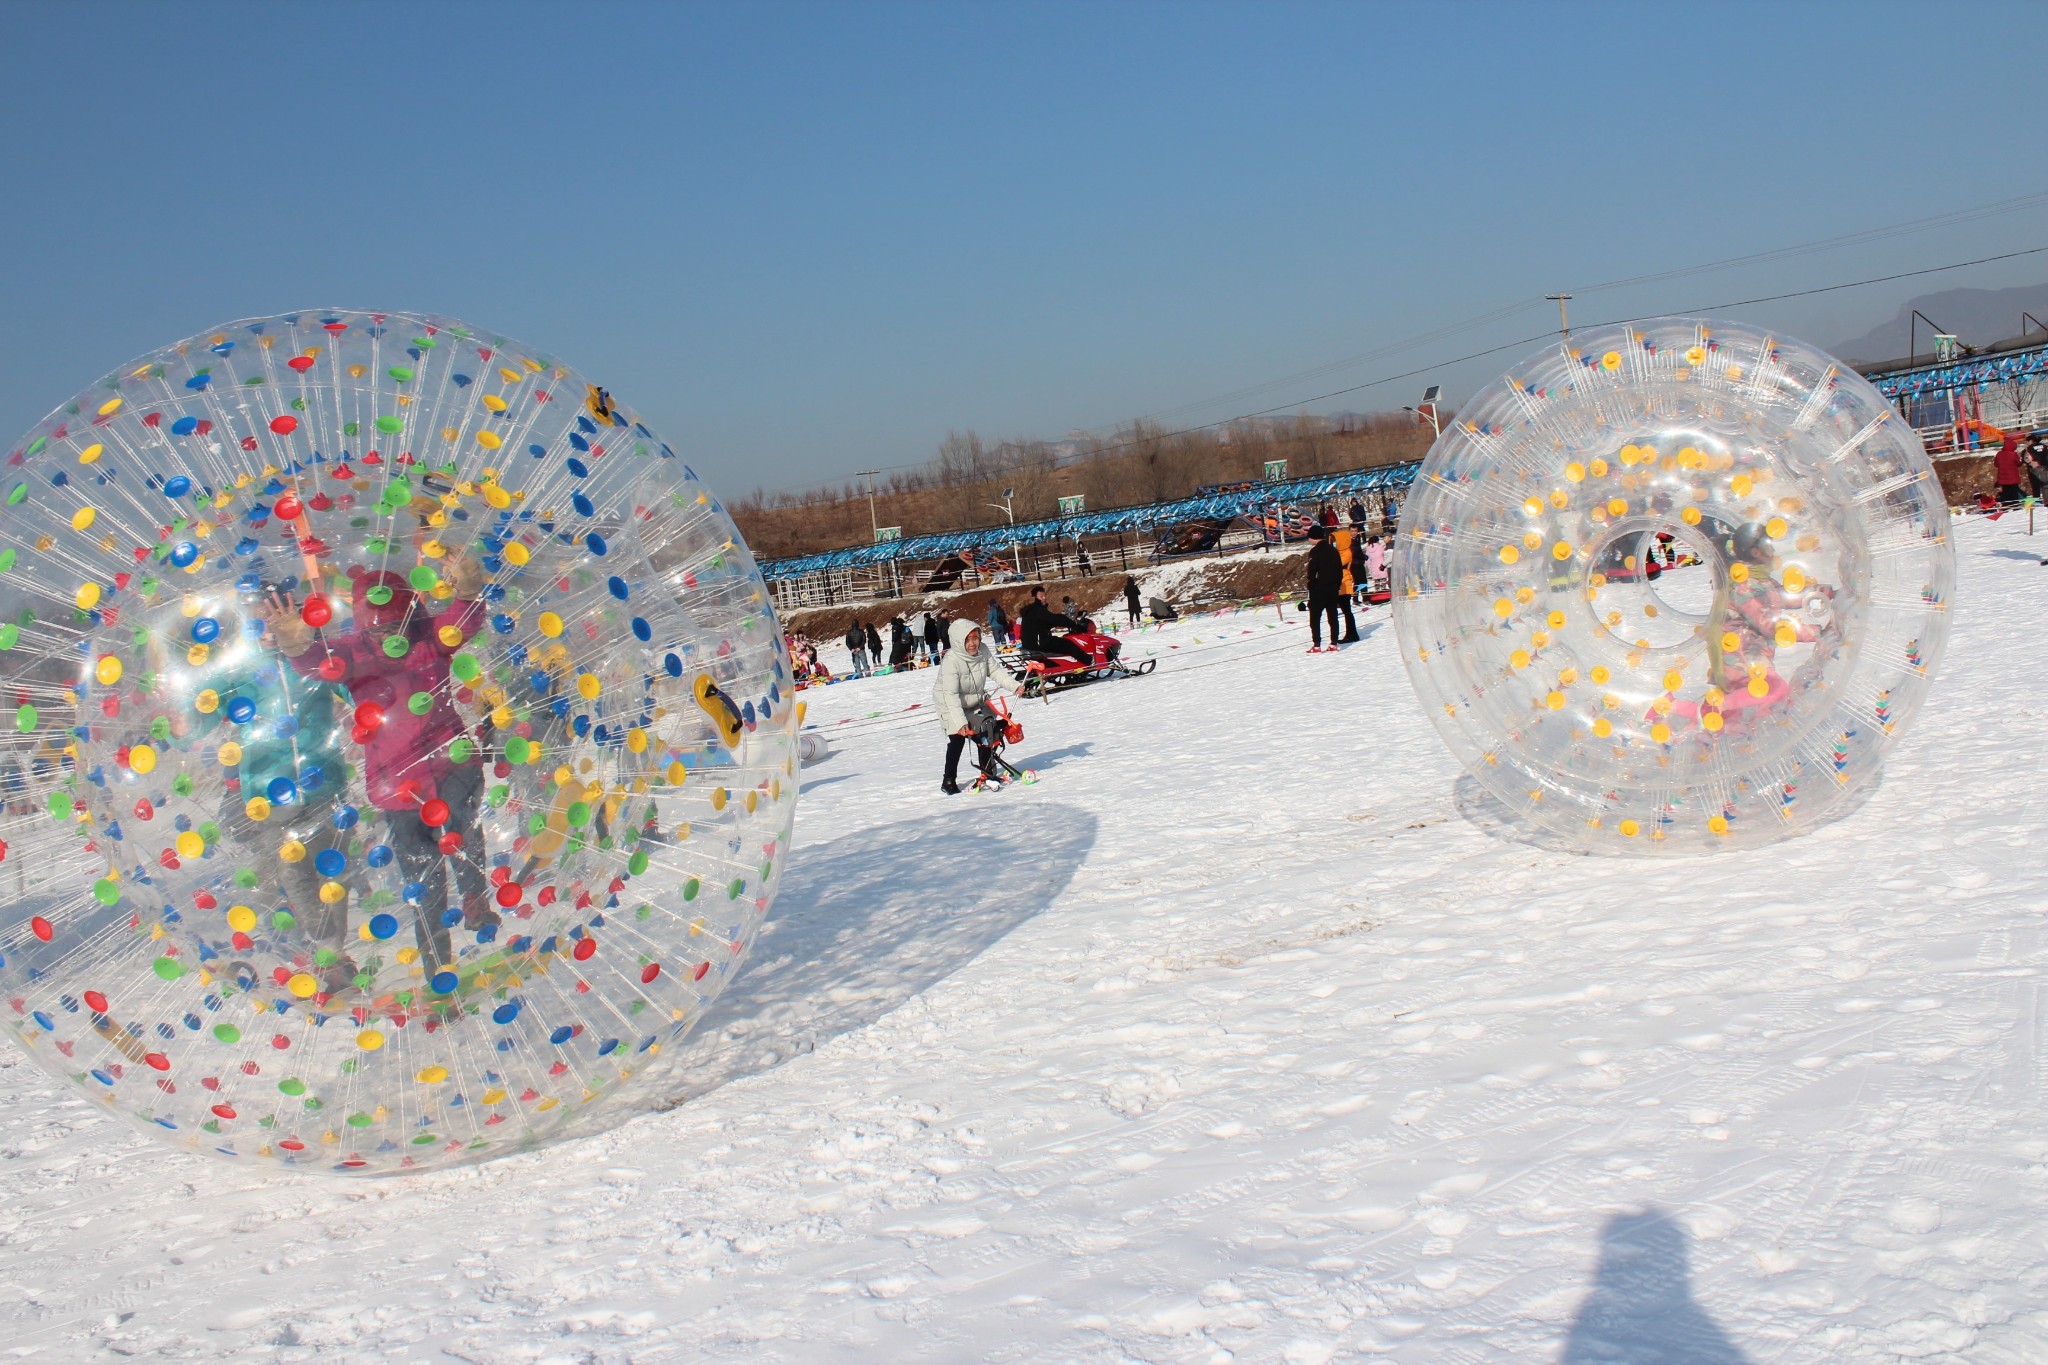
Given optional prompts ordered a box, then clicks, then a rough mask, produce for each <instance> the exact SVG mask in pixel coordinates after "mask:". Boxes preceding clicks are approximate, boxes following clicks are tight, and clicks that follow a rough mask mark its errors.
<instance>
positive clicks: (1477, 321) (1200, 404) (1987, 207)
mask: <svg viewBox="0 0 2048 1365" xmlns="http://www.w3.org/2000/svg"><path fill="white" fill-rule="evenodd" d="M2043 206H2048V190H2036V191H2034V192H2032V193H2030V194H2023V195H2018V196H2015V197H2013V198H2010V199H1995V200H1992V201H1990V202H1988V203H1983V204H1972V205H1969V206H1967V207H1964V208H1959V209H1951V210H1949V211H1948V212H1946V213H1938V214H1934V215H1932V216H1929V217H1926V218H1912V219H1908V220H1906V221H1905V222H1902V223H1889V224H1886V225H1885V226H1883V227H1874V228H1865V229H1862V230H1861V231H1858V232H1850V233H1843V234H1840V235H1838V236H1834V237H1821V238H1817V239H1815V240H1813V241H1810V242H1800V243H1797V244H1795V245H1792V246H1783V247H1774V248H1772V249H1771V250H1769V251H1758V252H1752V253H1750V254H1749V255H1745V256H1729V257H1726V258H1724V259H1722V260H1718V261H1707V262H1704V263H1702V264H1699V265H1689V266H1680V267H1678V268H1676V269H1672V270H1661V271H1657V272H1654V273H1652V274H1648V275H1632V276H1629V277H1627V278H1624V279H1618V280H1605V281H1601V282H1599V283H1595V284H1581V285H1573V286H1571V288H1570V289H1569V290H1568V291H1567V292H1569V293H1572V294H1597V293H1602V292H1604V291H1606V290H1610V289H1625V288H1628V287H1630V286H1633V285H1642V284H1657V283H1661V282H1663V281H1666V280H1677V279H1685V278H1688V277H1690V276H1694V275H1706V274H1712V273H1713V272H1715V271H1718V270H1732V269H1735V268H1737V267H1740V266H1745V265H1763V264H1768V263H1770V262H1774V261H1782V260H1790V259H1793V258H1795V257H1799V256H1808V255H1812V254H1814V253H1816V252H1822V251H1834V250H1838V249H1840V248H1842V247H1848V246H1865V245H1868V244H1870V243H1872V242H1880V241H1884V240H1887V239H1888V238H1892V237H1902V236H1907V235H1909V234H1912V233H1915V232H1929V231H1932V230H1934V229H1936V228H1942V227H1954V226H1957V225H1960V224H1962V223H1969V222H1975V221H1977V220H1979V219H1984V218H1996V217H2000V216H2002V215H2005V214H2008V213H2019V212H2022V211H2024V210H2026V209H2030V208H2040V207H2043ZM1554 299H1555V296H1551V298H1549V299H1543V298H1531V299H1523V300H1520V301H1519V302H1516V303H1512V304H1509V305H1507V306H1506V307H1504V308H1496V309H1494V310H1492V311H1491V312H1487V313H1481V314H1479V315H1477V316H1476V317H1471V318H1467V319H1465V320H1464V321H1462V322H1454V323H1449V324H1446V325H1445V326H1442V327H1437V328H1433V329H1431V330H1430V331H1427V332H1422V333H1419V334H1417V335H1415V336H1411V337H1407V338H1404V339H1402V340H1400V341H1394V342H1389V343H1387V344H1385V345H1383V346H1378V347H1375V348H1373V349H1372V350H1369V351H1365V352H1362V353H1360V354H1358V355H1352V356H1346V357H1345V358H1344V359H1342V360H1333V361H1330V362H1328V363H1327V364H1323V365H1316V366H1312V367H1311V368H1309V369H1306V370H1298V371H1296V372H1295V373H1293V374H1288V375H1282V376H1280V377H1279V378H1276V379H1268V380H1264V381H1262V382H1260V383H1257V384H1251V385H1247V386H1245V387H1243V388H1239V389H1232V390H1230V391H1228V392H1225V393H1218V394H1211V395H1209V396H1208V397H1206V398H1197V399H1193V400H1191V401H1189V402H1186V403H1178V404H1175V405H1174V406H1172V407H1166V408H1157V409H1154V410H1153V411H1151V412H1148V413H1146V414H1144V417H1145V418H1147V419H1165V418H1170V417H1172V416H1174V415H1175V414H1177V413H1184V412H1188V411H1190V410H1192V409H1195V408H1205V407H1212V406H1214V405H1216V404H1218V403H1229V402H1234V401H1236V400H1239V399H1246V398H1250V397H1251V396H1252V395H1254V394H1259V393H1265V392H1267V391H1268V390H1271V389H1277V388H1281V387H1283V386H1285V385H1289V384H1298V383H1305V382H1308V381H1310V380H1314V379H1320V378H1322V377H1323V376H1324V375H1329V374H1335V373H1336V372H1337V371H1339V370H1346V369H1349V368H1351V367H1352V366H1354V365H1363V364H1366V363H1368V362H1370V361H1374V360H1383V359H1385V358H1386V357H1388V356H1390V355H1400V354H1403V353H1405V352H1408V351H1412V350H1414V349H1415V348H1416V347H1417V346H1421V345H1424V344H1427V343H1428V342H1431V341H1437V340H1441V339H1443V338H1445V337H1450V336H1456V335H1458V334H1459V333H1461V332H1469V331H1472V330H1473V329H1475V328H1478V327H1483V326H1485V325H1487V324H1488V323H1492V322H1500V321H1504V320H1506V319H1507V318H1510V317H1513V316H1515V315H1516V314H1518V313H1523V312H1526V311H1528V310H1529V309H1532V308H1535V307H1537V306H1538V305H1539V304H1541V303H1544V302H1550V301H1554Z"/></svg>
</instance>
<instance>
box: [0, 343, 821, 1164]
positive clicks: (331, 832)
mask: <svg viewBox="0 0 2048 1365" xmlns="http://www.w3.org/2000/svg"><path fill="white" fill-rule="evenodd" d="M0 488H4V489H5V490H6V491H5V499H4V505H0V687H4V688H5V692H6V697H7V705H9V706H11V707H12V708H13V716H14V724H13V725H12V727H10V732H9V733H8V734H7V735H6V738H5V741H4V745H0V800H4V813H0V840H4V850H0V889H4V891H5V893H6V897H7V905H6V907H5V909H4V910H0V959H4V960H0V1001H4V1006H0V1008H4V1012H5V1018H6V1020H7V1022H8V1024H9V1025H10V1026H11V1028H12V1029H13V1031H14V1033H15V1035H16V1036H17V1037H18V1038H19V1039H20V1040H21V1042H22V1044H23V1046H25V1047H26V1048H27V1049H28V1051H29V1053H30V1055H31V1056H33V1057H35V1058H36V1059H37V1060H38V1061H40V1062H41V1063H42V1064H43V1065H45V1066H47V1067H48V1068H50V1069H51V1070H52V1071H54V1072H56V1073H58V1074H59V1075H61V1076H63V1077H64V1078H66V1079H67V1080H69V1081H70V1082H71V1083H72V1084H74V1085H76V1086H77V1087H79V1088H80V1089H81V1090H83V1091H84V1092H85V1093H86V1094H87V1095H90V1096H91V1097H92V1098H93V1099H95V1100H96V1101H98V1102H99V1103H100V1104H102V1105H104V1106H105V1107H106V1108H107V1109H108V1110H109V1111H110V1112H113V1113H116V1114H119V1115H122V1116H123V1117H126V1118H128V1119H130V1120H133V1121H135V1122H137V1123H139V1124H141V1125H142V1126H143V1128H144V1130H145V1131H147V1132H149V1133H150V1134H151V1135H152V1136H155V1137H158V1138H162V1139H164V1140H166V1141H169V1142H174V1143H177V1144H179V1145H181V1146H184V1147H187V1148H190V1149H193V1150H196V1151H203V1152H212V1153H218V1154H220V1155H222V1156H227V1157H237V1158H248V1159H261V1160H264V1161H266V1162H274V1163H280V1164H284V1165H290V1166H298V1167H302V1168H312V1169H318V1170H335V1171H357V1172H379V1173H381V1172H389V1171H398V1170H419V1169H425V1168H429V1167H436V1166H447V1165H451V1164H454V1163H458V1162H467V1161H476V1160H481V1159H484V1158H488V1157H491V1156H495V1155H499V1154H502V1153H506V1152H510V1151H514V1150H518V1149H520V1148H524V1147H530V1146H533V1145H536V1144H538V1143H542V1142H546V1141H549V1140H552V1139H554V1138H556V1137H559V1136H562V1135H563V1134H565V1133H568V1132H570V1131H572V1130H574V1129H576V1128H578V1127H580V1126H587V1125H588V1124H590V1123H591V1122H592V1121H593V1120H594V1119H595V1118H597V1117H598V1116H618V1115H622V1114H624V1113H627V1112H630V1105H629V1101H630V1100H631V1099H632V1098H633V1097H635V1096H638V1097H643V1098H656V1099H658V1098H663V1097H665V1096H666V1095H668V1094H670V1093H673V1092H672V1091H670V1090H664V1089H663V1087H664V1086H667V1085H669V1084H670V1082H671V1081H673V1080H674V1078H675V1077H676V1075H677V1073H678V1072H679V1070H680V1069H682V1068H684V1067H686V1066H687V1065H688V1050H687V1048H685V1047H683V1046H681V1044H682V1043H683V1039H684V1035H685V1034H686V1033H687V1032H688V1031H689V1029H690V1027H691V1026H692V1024H693V1023H695V1021H696V1020H697V1019H698V1018H699V1017H700V1016H701V1015H702V1013H703V1011H704V1009H705V1007H706V1005H707V1004H708V1003H709V1002H710V1001H711V1000H712V999H713V998H714V997H715V996H716V995H717V994H718V992H719V990H720V989H721V988H722V987H723V986H724V985H726V983H727V982H728V981H730V980H731V978H732V975H733V973H734V972H735V971H737V970H738V968H739V965H740V961H741V959H742V957H743V956H744V954H745V952H746V950H747V945H748V942H749V940H750V939H751V938H752V937H753V934H754V932H755V929H756V928H757V927H758V926H759V924H760V923H761V919H762V916H763V915H764V914H765V913H766V911H767V909H768V905H769V902H770V901H771V900H772V899H773V897H774V894H775V885H776V881H777V877H778V874H779V872H780V869H781V866H782V861H783V857H784V854H785V852H786V849H787V844H788V839H789V832H790V824H791V818H792V815H793V812H794V806H795V801H796V787H797V783H796V780H795V776H794V773H795V767H794V762H795V757H794V754H795V751H794V739H795V734H796V716H795V707H794V705H793V704H792V702H791V701H790V694H791V690H792V689H791V685H790V678H789V670H788V661H787V658H786V657H785V655H784V652H783V648H782V633H781V631H780V629H779V628H778V627H777V625H776V623H775V620H774V617H773V614H772V612H771V610H770V606H769V602H768V597H767V593H766V591H765V589H764V587H763V585H762V581H761V577H760V575H759V573H757V572H756V570H755V568H754V565H753V562H752V560H751V559H750V558H749V556H748V554H747V550H746V547H745V546H744V545H743V544H742V543H741V542H740V538H739V535H738V533H737V532H736V531H735V530H734V529H733V524H732V522H731V520H730V519H729V518H728V517H727V516H726V514H725V511H724V509H723V508H721V507H720V505H719V504H718V502H717V501H716V500H715V499H714V498H713V497H712V496H711V495H710V493H709V492H708V491H707V490H706V489H705V488H704V487H703V485H702V484H700V483H699V482H698V480H697V477H696V475H695V474H693V473H692V472H691V471H690V469H689V467H688V466H686V465H685V464H684V463H683V461H681V460H680V459H678V458H676V456H675V454H674V452H672V451H671V450H670V449H669V448H668V447H667V446H666V445H664V444H663V443H662V442H661V440H660V439H659V438H658V437H656V436H655V435H654V433H653V432H652V431H650V430H649V429H648V428H647V427H646V426H645V425H644V424H643V423H641V422H640V421H638V420H637V419H636V418H635V417H634V416H633V414H632V412H631V411H630V410H629V409H627V408H626V407H625V406H624V405H622V404H621V403H619V402H618V401H617V400H615V399H614V398H612V397H611V395H609V394H608V393H606V392H605V391H604V390H603V389H601V388H599V387H597V386H596V385H594V384H591V383H590V382H588V381H587V380H585V379H584V378H583V377H582V376H581V375H578V374H577V373H576V372H575V371H573V370H571V369H569V368H567V367H566V366H564V365H562V364H561V363H560V362H558V361H557V360H555V359H554V358H553V357H552V356H551V355H549V354H548V353H547V352H545V351H539V350H535V349H534V348H532V347H530V346H524V345H521V344H519V343H517V342H514V341H509V340H507V339H505V338H503V337H500V336H497V335H495V334H493V333H490V332H480V331H477V330H475V329H472V328H469V327H465V326H462V325H459V324H457V323H454V322H451V321H448V320H446V319H436V318H427V317H418V316H410V315H404V314H397V313H349V312H343V313H297V314H287V315H285V316H282V317H276V318H266V319H263V320H260V321H253V322H237V323H232V324H230V325H228V326H224V327H220V328H217V329H215V330H213V331H211V332H208V333H205V334H204V335H201V336H197V337H194V338H193V339H191V340H190V341H186V342H183V343H181V344H179V345H176V346H171V347H167V348H166V349H164V350H162V351H158V352H156V353H154V354H152V355H149V356H145V357H143V358H142V359H140V360H138V361H135V362H132V363H130V364H128V365H126V366H123V367H122V368H121V369H120V370H118V371H115V372H113V373H111V374H109V375H108V376H107V377H106V378H105V379H104V380H102V381H101V382H100V383H99V384H98V385H96V386H94V387H93V388H91V389H88V390H87V391H85V392H84V393H82V394H80V395H79V396H78V397H77V398H75V399H73V400H72V401H71V402H69V403H67V404H65V405H64V406H63V407H61V408H59V409H58V410H57V411H56V412H54V413H52V414H51V415H50V416H49V417H47V418H45V419H44V420H43V421H41V422H39V423H37V424H36V426H35V427H34V428H33V429H32V430H31V431H30V432H29V434H28V436H27V438H26V439H25V440H23V441H22V443H21V444H20V445H19V446H17V447H15V448H14V449H13V451H12V452H11V453H10V455H9V458H8V460H7V468H6V470H5V471H4V474H0Z"/></svg>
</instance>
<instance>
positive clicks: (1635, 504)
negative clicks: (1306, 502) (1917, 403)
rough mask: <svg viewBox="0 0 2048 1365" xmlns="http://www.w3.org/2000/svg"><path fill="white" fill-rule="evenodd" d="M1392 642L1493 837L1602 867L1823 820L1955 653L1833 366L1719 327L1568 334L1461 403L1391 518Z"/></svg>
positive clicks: (1896, 465) (1950, 561) (1887, 429)
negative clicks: (1600, 855) (1586, 857)
mask: <svg viewBox="0 0 2048 1365" xmlns="http://www.w3.org/2000/svg"><path fill="white" fill-rule="evenodd" d="M1392 565H1393V576H1394V581H1393V588H1394V596H1393V606H1394V626H1395V631H1396V634H1397V636H1398V638H1399V641H1400V648H1401V651H1402V655H1403V657H1404V658H1405V660H1406V661H1407V667H1408V673H1409V677H1410V678H1411V679H1412V680H1413V682H1414V684H1415V689H1416V691H1417V693H1418V694H1419V695H1420V697H1421V699H1422V702H1423V704H1424V706H1425V708H1426V709H1427V710H1428V712H1429V715H1430V718H1431V719H1432V720H1433V721H1434V722H1435V723H1436V727H1437V729H1438V731H1439V732H1441V733H1442V735H1443V737H1444V739H1445V741H1446V742H1447V743H1448V744H1449V745H1450V747H1451V749H1452V751H1453V752H1454V753H1455V754H1456V755H1457V756H1458V758H1459V759H1460V761H1462V762H1463V763H1464V765H1465V766H1466V768H1467V769H1468V770H1469V772H1470V773H1471V775H1472V776H1473V778H1475V779H1476V780H1477V781H1478V782H1479V783H1480V784H1482V785H1483V786H1484V787H1485V789H1486V790H1487V791H1488V792H1490V793H1491V794H1492V795H1493V796H1494V797H1496V798H1498V800H1499V801H1500V802H1501V804H1502V805H1503V806H1505V807H1506V808H1507V812H1508V816H1509V818H1510V819H1511V820H1513V821H1519V822H1526V823H1527V824H1530V825H1533V826H1536V827H1539V828H1541V829H1544V830H1547V831H1549V832H1550V833H1551V834H1553V835H1555V836H1557V837H1559V838H1561V839H1563V840H1565V841H1568V842H1569V843H1571V844H1574V845H1577V846H1579V847H1582V848H1585V849H1588V850H1594V851H1614V852H1623V851H1643V852H1711V851H1715V850H1720V849H1726V848H1729V847H1732V846H1737V845H1753V844H1759V843H1764V842H1767V841H1769V840H1773V839H1777V838H1781V837H1784V836H1786V835H1789V834H1795V833H1798V832H1801V831H1804V830H1808V829H1811V828H1813V827H1814V826H1815V825H1817V824H1819V823H1821V822H1823V821H1825V820H1827V819H1829V818H1830V817H1831V816H1833V815H1835V814H1837V813H1839V812H1841V811H1842V810H1844V809H1845V808H1846V807H1847V806H1848V805H1849V804H1850V803H1851V802H1852V801H1853V799H1854V798H1855V797H1856V795H1857V794H1858V792H1859V790H1860V789H1862V788H1865V787H1867V786H1868V784H1870V783H1871V782H1872V781H1873V780H1874V779H1875V778H1876V777H1877V774H1878V770H1879V765H1880V763H1881V762H1882V760H1883V757H1884V754H1885V751H1886V750H1887V749H1888V748H1889V747H1890V746H1891V743H1892V741H1893V739H1894V737H1895V736H1896V735H1897V734H1898V733H1899V731H1900V729H1901V728H1902V727H1903V726H1905V725H1906V724H1907V723H1908V722H1909V721H1910V720H1911V718H1912V716H1913V713H1914V712H1915V711H1916V710H1918V709H1919V706H1920V703H1921V701H1922V699H1923V698H1924V697H1925V695H1926V692H1927V686H1928V679H1929V677H1930V676H1931V674H1932V672H1933V670H1934V668H1935V665H1936V663H1937V662H1938V661H1939V659H1940V657H1941V649H1942V643H1943V641H1944V639H1945V638H1946V636H1947V634H1948V622H1949V605H1950V603H1949V599H1950V596H1951V593H1952V591H1953V588H1954V582H1955V555H1954V550H1953V547H1952V545H1951V543H1950V539H1949V512H1948V507H1947V504H1946V503H1945V501H1944V500H1943V497H1942V493H1941V486H1940V484H1939V482H1938V481H1937V480H1936V478H1935V474H1934V470H1933V467H1932V465H1931V463H1930V461H1929V460H1928V457H1927V454H1926V451H1925V449H1924V448H1923V447H1922V445H1921V442H1920V439H1919V437H1918V435H1917V434H1916V433H1915V432H1914V431H1913V429H1912V428H1911V427H1910V426H1909V425H1907V424H1906V423H1905V422H1904V421H1903V420H1901V419H1900V418H1899V417H1898V415H1897V414H1896V413H1895V412H1893V411H1892V409H1891V407H1890V405H1889V404H1888V403H1887V402H1886V400H1885V399H1884V397H1883V396H1882V395H1881V394H1879V393H1878V392H1877V390H1876V389H1875V388H1873V387H1872V386H1871V385H1870V384H1869V383H1868V382H1867V381H1865V380H1864V379H1863V378H1862V377H1861V376H1860V375H1858V374H1857V373H1856V372H1855V371H1853V370H1851V369H1849V368H1848V367H1847V366H1845V365H1843V364H1841V363H1840V362H1838V361H1835V360H1833V359H1831V358H1829V357H1828V356H1827V355H1825V354H1823V353H1822V352H1820V351H1818V350H1816V349H1814V348H1813V347H1811V346H1806V345H1803V344H1801V343H1799V342H1796V341H1792V340H1789V339H1787V338H1784V337H1778V336H1773V335H1771V334H1769V333H1766V332H1762V331H1759V330H1757V329H1756V328H1753V327H1747V326H1743V325H1740V324H1734V323H1710V322H1704V321H1697V320H1693V319H1681V318H1666V319H1659V320H1657V321H1654V322H1648V323H1641V324H1629V325H1626V326H1620V327H1611V328H1606V329H1602V330H1599V331H1593V332H1581V333H1577V334H1575V335H1573V336H1572V337H1570V338H1569V339H1568V340H1566V341H1564V342H1562V343H1561V344H1559V345H1556V346H1553V347H1551V348H1550V349H1548V350H1545V351H1543V352H1541V353H1539V354H1537V355H1535V356H1532V357H1531V358H1530V359H1528V360H1527V361H1525V362H1523V363H1522V364H1520V365H1518V366H1516V367H1515V368H1514V369H1512V370H1510V371H1509V372H1508V373H1507V374H1506V375H1505V376H1503V377H1502V378H1501V379H1500V380H1499V381H1497V382H1496V383H1494V384H1493V385H1491V386H1490V387H1488V388H1487V389H1486V390H1485V391H1484V392H1482V393H1481V394H1479V395H1478V396H1477V397H1476V398H1474V399H1473V400H1472V402H1470V403H1469V404H1467V405H1466V406H1465V407H1464V408H1463V409H1462V410H1461V411H1460V412H1459V413H1458V415H1457V419H1456V421H1455V422H1454V423H1453V424H1452V425H1451V426H1450V427H1449V428H1447V429H1446V430H1445V431H1444V433H1443V435H1442V437H1441V439H1439V440H1438V441H1437V443H1436V444H1435V445H1434V446H1433V447H1432V448H1431V450H1430V452H1429V456H1428V458H1427V459H1426V460H1425V461H1424V462H1423V467H1422V471H1421V473H1420V474H1419V476H1418V477H1417V479H1416V482H1415V484H1414V487H1413V488H1412V490H1411V491H1410V493H1409V495H1408V497H1407V498H1406V499H1404V502H1403V506H1402V518H1401V525H1400V531H1399V534H1398V536H1397V537H1396V543H1395V548H1394V554H1393V559H1392Z"/></svg>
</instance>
